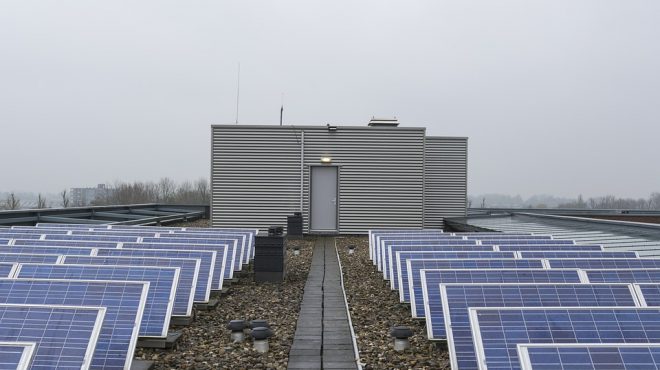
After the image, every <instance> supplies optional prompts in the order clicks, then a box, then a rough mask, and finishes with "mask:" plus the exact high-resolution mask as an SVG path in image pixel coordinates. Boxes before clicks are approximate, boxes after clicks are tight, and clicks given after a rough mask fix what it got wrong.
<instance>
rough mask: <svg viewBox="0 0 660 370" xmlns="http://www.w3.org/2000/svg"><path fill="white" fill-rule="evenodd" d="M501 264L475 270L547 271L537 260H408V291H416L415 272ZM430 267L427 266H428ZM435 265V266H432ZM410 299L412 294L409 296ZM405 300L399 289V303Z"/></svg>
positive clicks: (401, 290) (464, 268) (468, 268)
mask: <svg viewBox="0 0 660 370" xmlns="http://www.w3.org/2000/svg"><path fill="white" fill-rule="evenodd" d="M484 262H486V263H488V264H490V263H500V262H501V265H499V266H496V267H484V266H475V267H474V269H482V270H485V269H506V268H511V269H514V268H515V269H519V268H530V269H540V270H544V269H547V267H546V266H545V264H544V263H543V260H540V259H537V260H534V259H524V260H521V259H510V258H472V259H442V258H434V259H408V260H406V269H407V276H408V289H409V290H408V291H409V292H412V291H413V290H414V278H415V277H416V275H415V273H414V271H420V273H421V270H443V269H461V270H470V269H472V267H468V266H465V264H476V263H484ZM420 263H421V264H423V265H424V266H422V267H421V268H417V267H418V266H414V267H415V268H413V266H412V265H413V264H415V265H417V264H420ZM439 263H442V264H447V265H451V264H456V265H460V266H457V267H449V266H448V267H446V268H444V267H438V265H437V264H439ZM536 263H537V266H532V265H533V264H536ZM427 264H428V265H429V266H426V265H427ZM505 264H511V265H521V266H520V267H517V266H515V267H506V266H504V265H505ZM430 265H433V266H430ZM408 297H409V299H410V297H411V296H410V294H408ZM404 299H405V292H404V291H403V289H399V301H400V302H404Z"/></svg>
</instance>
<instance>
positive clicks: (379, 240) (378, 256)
mask: <svg viewBox="0 0 660 370" xmlns="http://www.w3.org/2000/svg"><path fill="white" fill-rule="evenodd" d="M389 241H394V242H397V244H398V243H401V242H412V241H416V242H420V243H421V242H433V241H435V242H438V243H442V242H443V241H455V242H459V241H460V242H462V243H464V245H476V244H477V242H475V241H467V240H464V239H463V238H462V237H460V236H451V235H448V234H444V233H442V232H436V231H428V232H415V233H411V232H408V233H400V232H399V233H387V234H376V235H375V236H374V243H375V244H374V251H373V262H374V265H380V263H381V260H382V254H383V253H384V249H385V244H386V243H388V242H389ZM456 245H461V244H456Z"/></svg>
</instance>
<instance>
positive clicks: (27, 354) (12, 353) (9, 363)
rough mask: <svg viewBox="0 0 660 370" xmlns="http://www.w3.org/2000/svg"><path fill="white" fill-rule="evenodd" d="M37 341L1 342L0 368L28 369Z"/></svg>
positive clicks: (3, 369) (12, 369)
mask: <svg viewBox="0 0 660 370" xmlns="http://www.w3.org/2000/svg"><path fill="white" fill-rule="evenodd" d="M35 348H36V343H35V342H0V370H28V369H29V368H30V364H31V361H32V355H33V354H34V350H35Z"/></svg>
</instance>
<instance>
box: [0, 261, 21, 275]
mask: <svg viewBox="0 0 660 370" xmlns="http://www.w3.org/2000/svg"><path fill="white" fill-rule="evenodd" d="M16 266H17V265H16V264H15V263H9V262H0V277H11V276H12V275H13V274H14V269H15V268H16Z"/></svg>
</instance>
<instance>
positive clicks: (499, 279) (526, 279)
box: [410, 268, 584, 335]
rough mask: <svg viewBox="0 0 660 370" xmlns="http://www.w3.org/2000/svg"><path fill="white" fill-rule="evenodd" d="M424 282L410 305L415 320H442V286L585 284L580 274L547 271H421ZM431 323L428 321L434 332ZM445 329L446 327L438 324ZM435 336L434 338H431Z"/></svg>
mask: <svg viewBox="0 0 660 370" xmlns="http://www.w3.org/2000/svg"><path fill="white" fill-rule="evenodd" d="M419 276H420V279H419V280H420V282H419V283H418V285H417V286H415V285H413V289H411V290H410V292H411V294H410V304H411V309H412V312H413V317H415V318H426V312H427V309H426V307H428V308H429V312H430V315H429V317H430V318H433V319H435V318H441V317H442V301H441V299H440V284H450V283H472V284H474V283H583V282H584V281H582V279H581V277H580V273H579V271H578V270H562V269H554V270H543V269H511V268H508V269H481V270H478V269H456V270H420V271H419ZM430 325H431V323H430V322H428V321H427V328H428V329H429V330H430V329H431V328H430ZM438 326H439V327H443V326H444V323H443V322H440V323H438ZM431 335H432V334H431Z"/></svg>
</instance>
